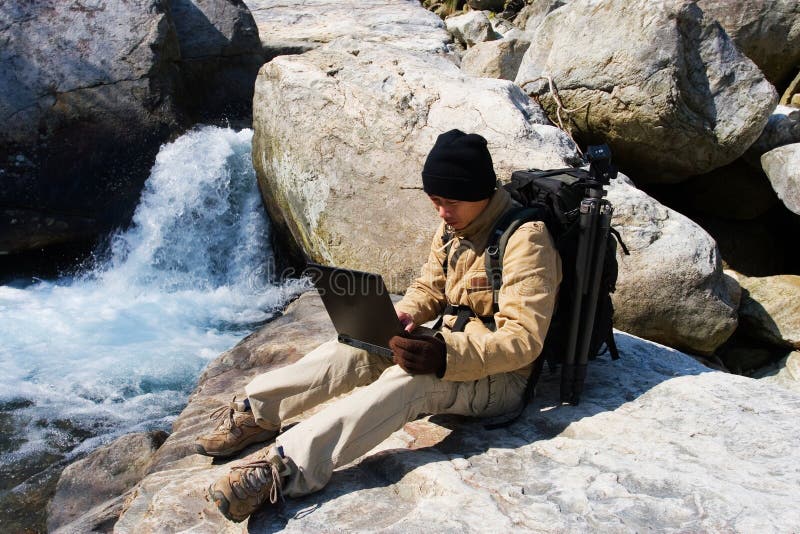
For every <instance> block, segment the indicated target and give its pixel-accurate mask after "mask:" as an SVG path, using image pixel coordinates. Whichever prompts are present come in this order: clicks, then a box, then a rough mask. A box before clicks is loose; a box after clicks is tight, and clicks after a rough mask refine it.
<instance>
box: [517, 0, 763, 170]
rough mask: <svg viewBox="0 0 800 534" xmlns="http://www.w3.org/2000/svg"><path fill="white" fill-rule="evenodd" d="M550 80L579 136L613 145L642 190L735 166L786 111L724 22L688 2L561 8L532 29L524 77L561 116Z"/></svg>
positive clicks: (520, 79)
mask: <svg viewBox="0 0 800 534" xmlns="http://www.w3.org/2000/svg"><path fill="white" fill-rule="evenodd" d="M547 77H550V78H552V80H553V82H554V83H555V86H556V87H557V91H558V94H559V95H560V98H561V101H562V102H563V106H564V107H565V108H567V109H571V110H573V111H572V113H571V114H570V117H571V120H572V127H573V129H574V131H575V133H576V134H577V135H579V136H580V138H581V139H583V140H585V141H588V142H594V141H597V140H604V141H606V142H608V143H609V144H610V145H611V148H612V150H613V152H614V157H615V160H616V161H617V162H618V163H620V165H621V166H622V167H623V168H624V169H626V171H627V172H628V173H629V174H631V175H632V176H635V177H636V180H637V181H645V180H646V181H649V182H675V181H680V180H682V179H683V178H685V177H687V176H691V175H697V174H703V173H706V172H708V171H711V170H712V169H714V168H717V167H720V166H722V165H725V164H727V163H730V162H731V161H733V160H735V159H736V158H737V157H739V156H741V155H742V153H743V152H744V151H745V150H746V149H747V147H749V146H750V145H751V144H752V143H753V142H754V141H755V140H756V138H758V136H759V134H761V132H762V131H763V129H764V125H765V124H766V122H767V119H768V117H769V114H770V113H771V111H772V110H773V109H774V107H775V104H776V102H777V94H776V93H775V89H774V88H773V87H772V85H771V84H770V83H769V82H767V81H766V80H765V79H764V76H763V74H762V73H761V72H760V71H759V69H758V67H756V65H755V64H754V63H753V62H752V61H751V60H749V59H748V58H747V57H745V56H744V55H743V54H742V53H741V52H739V51H738V50H737V48H736V46H735V44H734V43H733V42H732V41H731V39H730V38H729V37H728V35H727V34H726V33H725V31H724V30H723V29H722V27H721V26H720V25H719V23H717V22H716V21H714V20H713V19H712V18H711V17H707V16H705V15H704V14H703V12H702V10H701V9H700V8H699V7H698V6H697V5H696V3H694V2H690V1H684V0H668V1H665V2H656V3H653V2H650V1H648V0H608V1H606V2H602V3H600V4H598V3H597V2H594V1H592V0H573V1H571V2H569V3H568V4H566V5H564V6H562V7H560V8H558V9H555V10H554V11H552V12H551V13H550V14H549V15H548V16H547V17H546V18H545V19H544V21H543V22H542V23H541V24H540V25H538V26H537V27H536V28H535V29H534V30H532V36H531V46H530V48H529V49H528V52H527V53H526V54H525V57H524V59H523V61H522V65H521V66H520V70H519V72H518V74H517V77H516V83H518V84H519V85H521V86H523V87H524V88H525V89H526V91H527V92H528V93H529V94H532V95H534V96H535V97H536V98H537V99H538V100H539V102H541V103H542V104H543V105H544V106H545V108H546V109H547V111H548V113H549V115H550V116H551V117H554V116H555V113H556V109H557V105H556V99H555V97H554V95H553V94H550V88H549V83H548V81H547ZM563 115H565V113H564V112H562V116H563ZM653 169H656V170H657V172H653Z"/></svg>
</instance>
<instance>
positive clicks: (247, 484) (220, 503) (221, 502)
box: [208, 447, 289, 523]
mask: <svg viewBox="0 0 800 534" xmlns="http://www.w3.org/2000/svg"><path fill="white" fill-rule="evenodd" d="M288 475H289V467H288V465H287V464H285V463H284V461H283V459H282V458H281V456H280V454H279V453H278V452H277V451H276V450H275V449H274V448H272V447H271V448H270V449H269V450H267V449H265V450H263V451H261V452H259V453H258V454H257V455H256V456H255V457H254V458H253V459H252V460H249V461H246V462H244V463H242V464H240V465H236V466H233V467H232V468H231V470H230V472H229V473H228V474H227V475H225V476H223V477H221V478H219V479H218V480H217V481H216V482H214V483H213V484H211V486H209V488H208V496H209V497H210V498H211V501H212V502H213V503H214V504H216V505H217V508H219V511H220V512H221V513H222V515H224V516H225V517H226V518H228V519H229V520H230V521H235V522H236V523H240V522H242V521H244V520H245V519H247V518H248V517H249V516H250V514H252V513H253V512H255V511H256V510H258V509H259V508H260V507H261V505H263V504H264V503H265V502H267V500H269V502H270V503H271V504H275V503H277V502H278V499H279V498H280V499H281V500H282V499H283V495H282V488H283V481H284V480H285V478H286V477H287V476H288Z"/></svg>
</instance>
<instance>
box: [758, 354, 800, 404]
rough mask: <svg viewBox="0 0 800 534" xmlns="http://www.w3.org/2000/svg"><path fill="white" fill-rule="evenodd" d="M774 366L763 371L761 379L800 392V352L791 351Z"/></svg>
mask: <svg viewBox="0 0 800 534" xmlns="http://www.w3.org/2000/svg"><path fill="white" fill-rule="evenodd" d="M775 367H776V369H775V370H770V371H768V372H767V373H765V374H764V376H762V377H761V380H763V381H764V382H769V383H772V384H778V385H780V386H782V387H785V388H787V389H790V390H792V391H794V392H795V393H798V394H800V352H798V351H795V352H792V353H791V354H789V355H788V356H787V357H786V358H784V359H783V360H781V361H780V362H779V363H778V365H776V366H775Z"/></svg>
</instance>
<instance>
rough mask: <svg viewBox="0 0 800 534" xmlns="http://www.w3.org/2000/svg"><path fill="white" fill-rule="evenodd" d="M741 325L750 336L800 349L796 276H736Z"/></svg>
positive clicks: (799, 291)
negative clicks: (740, 295) (740, 300)
mask: <svg viewBox="0 0 800 534" xmlns="http://www.w3.org/2000/svg"><path fill="white" fill-rule="evenodd" d="M737 278H738V281H739V284H740V285H741V287H742V289H743V290H744V291H743V294H742V304H741V308H740V310H739V318H740V323H741V328H742V329H743V330H744V331H746V332H747V333H748V334H749V335H750V336H751V337H753V338H756V339H761V340H763V341H766V342H768V343H771V344H774V345H777V346H789V347H793V348H795V349H800V276H796V275H789V274H786V275H777V276H764V277H758V278H757V277H747V276H742V275H739V276H738V277H737Z"/></svg>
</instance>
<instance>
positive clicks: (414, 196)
mask: <svg viewBox="0 0 800 534" xmlns="http://www.w3.org/2000/svg"><path fill="white" fill-rule="evenodd" d="M253 128H254V130H255V133H254V137H253V162H254V165H255V168H256V171H257V174H258V179H259V183H260V184H261V191H262V193H263V195H264V198H265V200H266V203H267V206H268V210H269V213H270V215H271V218H272V220H273V223H274V224H275V226H276V227H277V230H276V231H278V232H282V233H283V234H284V235H291V236H293V239H294V241H296V242H297V243H299V244H301V246H302V247H303V250H304V251H305V252H306V253H307V254H308V255H309V257H310V258H311V259H314V260H316V261H318V262H323V263H329V264H334V265H347V266H350V267H352V268H356V269H361V270H367V271H372V272H380V273H382V274H383V275H384V277H385V278H386V279H387V284H388V285H389V288H390V290H392V291H395V292H400V291H404V290H405V289H406V287H407V285H408V282H409V281H410V280H411V278H412V277H413V276H415V274H416V272H417V269H418V267H419V264H420V259H421V258H425V257H426V256H427V251H428V248H429V246H430V239H431V235H432V232H433V230H434V228H435V227H436V225H437V224H438V223H437V217H436V214H435V213H434V210H433V209H432V208H431V206H430V201H429V200H428V198H427V196H426V195H425V194H424V193H423V192H422V191H421V179H420V171H421V170H422V164H423V162H424V160H425V156H426V154H427V152H428V151H429V150H430V147H432V146H433V143H434V141H435V139H436V137H437V136H438V135H439V134H440V133H442V132H445V131H447V130H450V129H452V128H460V129H462V130H464V131H469V132H477V133H480V134H482V135H484V136H485V137H486V138H487V139H488V142H489V148H490V150H491V153H492V158H493V160H494V164H495V170H496V172H497V174H498V176H499V177H500V178H503V179H508V178H509V177H510V174H511V171H513V170H516V169H520V168H527V167H539V168H558V167H560V166H564V165H565V163H566V162H567V161H574V158H575V156H576V152H575V150H574V147H573V145H572V143H571V142H570V141H569V139H568V138H567V137H566V135H564V133H563V132H561V131H560V130H558V129H557V128H554V127H553V126H550V125H549V124H548V121H547V119H546V118H545V116H544V114H543V113H542V111H541V109H540V108H538V107H537V106H536V105H535V103H533V102H532V101H531V100H530V99H529V98H528V97H527V96H526V95H525V94H524V93H522V91H521V90H520V89H519V88H518V87H516V86H515V85H514V84H512V83H510V82H507V81H501V80H491V79H486V78H474V77H471V76H465V75H464V74H463V73H461V72H460V71H459V69H458V68H457V67H456V66H455V65H454V64H453V63H452V62H451V61H449V60H448V59H447V58H444V57H441V56H434V55H431V54H426V53H420V52H411V51H405V50H402V49H398V48H390V47H385V46H375V45H370V44H364V43H362V44H358V43H350V42H347V41H338V42H336V43H331V44H330V45H327V46H326V47H324V48H320V49H316V50H313V51H311V52H307V53H305V54H303V55H301V56H283V57H278V58H275V59H274V60H272V61H271V62H269V63H268V64H267V65H265V66H264V67H263V68H262V70H261V72H260V73H259V78H258V81H257V84H256V96H255V99H254V116H253ZM298 139H302V142H298ZM365 214H367V215H368V216H365ZM387 236H392V238H390V239H387ZM398 237H399V238H398Z"/></svg>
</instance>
